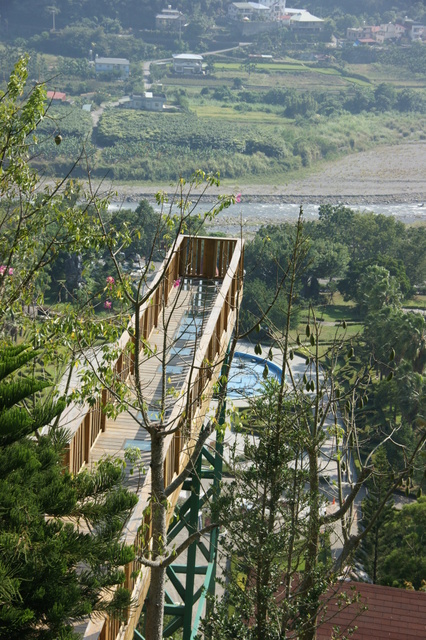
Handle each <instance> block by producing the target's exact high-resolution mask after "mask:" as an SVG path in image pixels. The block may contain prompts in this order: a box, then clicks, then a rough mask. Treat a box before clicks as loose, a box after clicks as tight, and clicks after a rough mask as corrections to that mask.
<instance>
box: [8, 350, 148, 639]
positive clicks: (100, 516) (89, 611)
mask: <svg viewBox="0 0 426 640" xmlns="http://www.w3.org/2000/svg"><path fill="white" fill-rule="evenodd" d="M37 356H38V351H37V350H34V349H32V348H30V347H27V346H25V345H21V346H7V345H4V344H3V345H2V348H1V351H0V433H1V447H0V499H1V504H2V509H1V514H0V573H1V574H2V575H5V577H6V578H7V579H8V580H9V589H6V593H4V594H3V597H2V598H1V606H0V635H1V636H2V637H8V638H11V640H12V639H15V638H16V639H18V638H37V639H39V640H56V638H58V637H60V638H63V639H64V640H65V639H67V640H68V639H71V638H75V637H76V635H75V634H74V632H73V630H72V623H73V622H75V621H78V620H82V619H84V618H86V617H87V616H91V615H94V614H96V613H98V612H101V611H109V612H110V613H111V614H112V615H120V613H123V612H124V608H125V607H126V606H128V605H129V593H128V592H126V591H125V590H124V589H123V588H121V586H120V585H121V583H122V582H123V581H124V574H123V572H122V570H121V567H122V565H123V564H125V563H126V562H128V561H129V560H131V559H132V557H133V550H132V549H131V548H126V547H124V546H123V545H122V544H121V543H120V535H121V532H122V528H123V525H124V522H125V520H126V518H127V517H128V516H129V514H130V511H131V509H132V508H133V506H134V505H135V502H136V500H137V498H136V496H134V495H133V494H131V493H130V492H129V491H128V490H126V489H125V487H124V485H123V479H124V469H123V466H122V465H121V464H119V463H116V462H114V461H113V460H104V461H102V462H100V463H99V465H98V466H97V467H96V469H95V470H94V471H92V472H90V471H88V470H86V471H83V472H82V473H80V474H78V475H76V476H73V475H72V474H70V473H69V472H68V471H67V470H66V469H65V468H64V463H63V461H64V456H65V453H66V447H67V436H66V433H64V432H63V431H62V430H60V429H58V428H57V427H56V426H55V418H56V417H57V416H58V415H59V414H60V412H61V411H62V410H63V408H64V401H63V400H59V401H54V400H52V399H51V398H50V399H49V395H47V396H46V393H47V388H48V387H49V385H50V383H49V381H48V380H46V379H39V378H38V377H36V376H34V375H33V374H32V372H31V369H29V364H30V363H31V361H33V360H34V359H35V358H37ZM52 421H53V424H52V426H51V427H50V428H48V425H49V424H50V423H52Z"/></svg>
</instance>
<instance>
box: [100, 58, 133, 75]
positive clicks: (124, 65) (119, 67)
mask: <svg viewBox="0 0 426 640" xmlns="http://www.w3.org/2000/svg"><path fill="white" fill-rule="evenodd" d="M95 71H96V73H108V72H111V71H116V72H117V73H119V75H120V76H123V77H125V78H128V77H129V74H130V62H129V61H128V60H127V59H126V58H100V57H99V56H96V58H95Z"/></svg>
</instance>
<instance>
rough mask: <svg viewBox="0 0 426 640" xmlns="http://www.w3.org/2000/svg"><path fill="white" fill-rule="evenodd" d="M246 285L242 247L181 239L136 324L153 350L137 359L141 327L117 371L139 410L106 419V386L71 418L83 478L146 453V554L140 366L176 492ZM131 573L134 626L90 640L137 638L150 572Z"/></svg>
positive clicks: (100, 622) (137, 537) (73, 456)
mask: <svg viewBox="0 0 426 640" xmlns="http://www.w3.org/2000/svg"><path fill="white" fill-rule="evenodd" d="M242 285H243V241H242V240H239V239H229V238H207V237H202V238H199V237H198V238H196V237H189V236H179V238H178V240H177V243H176V244H175V246H174V247H173V249H172V250H171V251H170V253H169V255H168V256H167V258H166V260H165V261H164V263H163V267H162V268H161V269H160V270H159V272H158V274H157V276H156V278H155V279H154V281H153V283H152V284H151V290H152V293H151V295H150V297H149V299H148V300H147V301H146V302H145V303H144V305H143V307H142V309H141V311H140V313H139V317H138V318H136V317H134V318H133V321H132V322H133V325H135V323H137V324H138V328H139V331H140V335H141V337H142V338H143V340H144V341H146V344H149V350H147V349H141V350H140V352H139V353H138V354H137V355H136V354H135V352H134V348H133V349H132V348H130V347H131V345H132V343H133V344H135V338H134V336H135V326H133V330H132V331H126V332H125V333H124V334H123V335H122V336H121V338H120V341H119V354H120V355H119V357H118V358H117V361H116V363H115V366H114V373H115V375H116V376H117V377H118V378H119V379H120V380H121V381H125V382H126V384H127V385H128V386H129V388H130V390H131V394H133V395H132V398H133V399H134V400H135V402H134V403H133V406H131V407H130V408H129V410H128V411H124V412H123V413H121V414H119V415H118V417H117V418H116V419H114V420H112V419H108V418H106V416H105V414H104V413H103V412H102V405H103V404H104V403H105V402H106V401H108V400H110V399H111V398H110V397H109V395H108V394H109V392H108V390H107V389H105V390H104V391H103V392H102V397H101V398H99V400H98V402H97V404H96V406H94V407H89V406H83V407H82V406H77V405H75V406H73V405H71V406H70V407H69V409H68V410H67V412H66V414H65V415H64V417H63V420H64V423H65V424H66V427H67V429H68V430H69V431H71V435H72V437H71V441H70V445H69V450H68V457H67V462H68V465H69V468H70V470H71V471H72V472H74V473H78V472H79V471H80V470H81V469H82V468H84V466H89V467H91V466H92V465H94V464H95V463H96V462H97V461H98V460H99V459H100V458H101V457H102V456H105V455H111V456H118V457H124V453H125V450H126V449H127V448H137V449H139V450H140V452H141V453H140V455H141V462H142V464H143V466H144V472H143V474H142V477H137V475H135V477H134V478H133V477H132V479H131V483H130V484H131V486H133V488H134V490H136V489H138V495H139V502H138V504H137V505H136V507H135V509H134V511H133V514H132V516H131V518H130V520H129V522H128V523H127V525H126V531H125V534H124V540H125V542H126V543H127V544H132V545H134V546H135V549H136V551H137V550H138V549H139V548H140V547H141V545H142V543H143V546H145V547H146V546H147V545H149V539H147V535H149V534H147V533H146V531H147V530H148V531H149V518H147V516H146V515H144V510H145V508H146V507H147V506H148V503H149V498H150V470H149V465H150V437H149V434H148V433H147V431H146V430H145V429H144V428H143V418H142V413H141V408H140V407H139V406H138V404H137V402H136V397H137V394H136V386H135V359H136V357H138V358H139V363H140V368H139V369H140V372H141V373H140V384H139V388H140V389H141V390H142V393H143V403H144V411H145V416H146V417H148V419H149V422H150V424H151V425H155V423H156V421H157V420H159V419H160V412H162V413H161V417H162V420H163V422H165V423H166V424H167V425H169V429H170V434H168V435H167V436H166V438H165V458H164V472H165V482H166V486H167V485H168V484H169V483H170V482H171V481H172V480H173V479H174V478H175V477H176V476H177V475H178V474H179V473H180V472H181V471H182V470H183V468H184V467H185V464H186V463H187V461H188V459H189V456H190V454H191V451H192V449H193V447H194V445H195V442H196V440H197V435H198V433H199V431H200V429H201V427H202V425H203V423H204V421H205V418H206V414H207V412H208V408H209V404H210V400H211V398H212V395H213V388H214V385H215V383H216V382H217V380H218V377H219V375H220V371H221V366H222V363H223V360H224V357H225V354H226V351H227V347H228V344H229V341H230V338H231V335H232V331H233V329H234V325H235V321H236V315H237V309H238V305H239V303H240V299H241V295H242ZM131 404H132V403H131ZM179 492H180V488H178V489H177V490H176V491H175V492H174V493H173V494H172V495H171V496H170V497H169V499H168V500H169V504H170V509H169V514H168V517H169V520H171V518H172V516H173V512H174V508H175V505H176V502H177V499H178V496H179ZM143 524H145V526H144V527H143V528H142V525H143ZM146 525H148V526H146ZM124 569H125V575H126V580H125V586H126V587H127V588H128V589H129V590H130V591H131V592H132V599H133V601H134V602H136V603H137V605H136V606H135V607H132V608H131V609H130V610H129V612H128V619H127V623H126V624H120V623H119V622H118V621H117V620H114V619H109V618H102V619H97V620H92V621H89V623H88V624H87V627H86V629H85V631H84V635H83V638H84V640H89V639H90V640H115V639H117V640H130V639H131V638H133V634H134V630H135V628H136V625H137V623H138V620H139V617H140V613H141V610H142V606H143V602H144V599H145V597H146V594H147V591H148V588H149V580H150V572H149V569H147V568H145V567H142V565H141V564H140V563H139V562H138V561H137V560H135V561H134V562H132V563H129V565H127V566H126V567H125V568H124Z"/></svg>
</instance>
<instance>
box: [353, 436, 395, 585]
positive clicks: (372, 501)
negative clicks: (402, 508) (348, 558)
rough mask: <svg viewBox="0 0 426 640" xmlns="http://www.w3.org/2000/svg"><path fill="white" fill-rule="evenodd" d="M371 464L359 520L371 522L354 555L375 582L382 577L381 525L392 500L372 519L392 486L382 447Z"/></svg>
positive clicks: (390, 512) (390, 511)
mask: <svg viewBox="0 0 426 640" xmlns="http://www.w3.org/2000/svg"><path fill="white" fill-rule="evenodd" d="M374 467H375V471H376V473H375V474H374V475H373V476H372V477H371V478H369V479H368V480H367V483H366V488H367V491H368V493H367V497H366V498H365V499H364V500H363V502H362V519H361V522H360V524H361V527H363V528H364V527H368V525H369V523H371V522H373V524H372V526H371V528H369V531H368V534H367V535H366V536H365V537H364V538H363V540H362V542H361V545H360V548H359V551H358V558H359V559H360V560H361V561H362V563H363V565H364V567H365V570H366V571H367V573H368V574H369V575H370V577H371V579H372V580H373V583H374V584H377V583H378V582H380V578H381V576H382V562H383V558H384V556H385V555H386V546H387V545H386V540H385V526H386V524H387V523H388V522H390V521H391V520H392V517H393V512H394V507H393V499H392V497H390V498H389V500H388V501H387V502H386V503H385V504H384V505H383V508H382V509H381V511H380V515H379V516H378V517H377V518H376V519H374V518H373V516H374V515H375V514H376V512H377V510H378V509H379V508H380V505H381V504H382V502H383V500H384V498H385V497H386V494H387V492H388V490H389V487H390V486H391V485H392V481H391V477H390V470H391V469H390V465H389V462H388V460H387V457H386V453H385V450H384V449H383V448H380V449H379V450H378V451H377V453H376V455H375V456H374Z"/></svg>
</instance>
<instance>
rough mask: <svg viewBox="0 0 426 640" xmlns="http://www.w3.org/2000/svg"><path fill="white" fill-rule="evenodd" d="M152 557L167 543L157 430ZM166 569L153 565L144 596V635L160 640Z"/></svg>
mask: <svg viewBox="0 0 426 640" xmlns="http://www.w3.org/2000/svg"><path fill="white" fill-rule="evenodd" d="M151 482H152V486H151V512H152V541H153V542H152V559H153V560H156V559H157V558H158V557H159V556H161V555H163V553H164V548H165V546H166V543H167V524H166V514H167V499H166V496H165V493H164V437H163V433H162V432H161V431H157V432H155V433H154V434H153V435H152V438H151ZM165 576H166V569H165V568H164V567H153V568H152V569H151V583H150V587H149V594H148V598H147V600H146V616H145V638H146V640H161V639H162V633H163V622H164V583H165Z"/></svg>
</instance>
